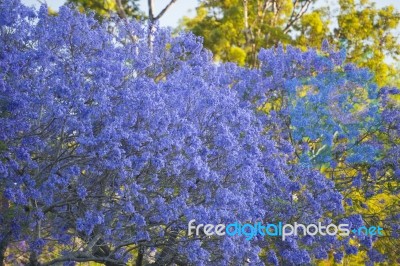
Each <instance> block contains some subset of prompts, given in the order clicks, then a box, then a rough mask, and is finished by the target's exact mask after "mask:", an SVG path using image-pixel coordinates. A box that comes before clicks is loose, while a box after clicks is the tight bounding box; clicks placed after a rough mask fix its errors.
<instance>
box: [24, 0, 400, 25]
mask: <svg viewBox="0 0 400 266" xmlns="http://www.w3.org/2000/svg"><path fill="white" fill-rule="evenodd" d="M40 1H41V2H46V3H47V4H48V5H49V6H50V7H51V8H53V9H55V10H57V9H58V7H60V6H61V5H62V4H63V3H65V0H40ZM169 1H170V0H155V1H154V2H155V13H156V14H158V12H159V11H160V10H162V9H163V8H164V7H165V6H166V5H167V4H168V3H169ZM21 2H22V3H24V4H26V5H28V6H32V5H34V6H39V5H40V2H39V0H21ZM329 2H331V1H329ZM374 2H376V5H377V6H378V7H383V6H387V5H393V6H395V7H396V8H397V9H398V10H400V0H376V1H374ZM197 4H198V0H177V1H176V3H175V4H174V5H173V6H172V7H171V8H170V9H169V10H168V11H167V12H166V13H165V14H164V16H163V17H161V19H160V24H161V26H170V27H176V26H177V25H178V22H179V19H181V18H182V17H183V16H189V17H192V16H194V15H195V8H196V6H197ZM139 5H140V9H142V10H146V11H147V0H140V1H139ZM146 13H147V12H146Z"/></svg>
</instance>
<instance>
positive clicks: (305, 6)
mask: <svg viewBox="0 0 400 266" xmlns="http://www.w3.org/2000/svg"><path fill="white" fill-rule="evenodd" d="M298 3H299V2H298V0H294V2H293V11H292V14H291V15H290V18H289V21H288V23H287V24H286V26H285V28H284V29H283V32H284V33H287V32H288V31H289V30H290V27H292V26H293V24H294V23H295V22H296V21H297V20H299V18H301V17H302V16H303V15H304V13H306V12H307V10H308V7H309V6H310V4H311V3H312V0H306V1H305V2H303V3H302V5H301V7H300V10H299V12H297V13H296V7H297V4H298Z"/></svg>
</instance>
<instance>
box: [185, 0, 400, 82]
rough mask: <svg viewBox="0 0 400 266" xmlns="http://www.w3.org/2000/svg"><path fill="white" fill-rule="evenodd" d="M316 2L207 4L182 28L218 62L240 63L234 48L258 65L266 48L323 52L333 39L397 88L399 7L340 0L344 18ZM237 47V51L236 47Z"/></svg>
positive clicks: (237, 0) (231, 0)
mask: <svg viewBox="0 0 400 266" xmlns="http://www.w3.org/2000/svg"><path fill="white" fill-rule="evenodd" d="M316 4H317V3H316V1H315V0H305V1H299V0H281V1H272V0H263V1H261V0H247V1H243V0H229V1H227V0H225V1H215V0H208V1H205V0H203V1H201V3H200V6H199V7H198V8H197V15H196V16H195V17H194V18H187V17H185V18H184V19H183V20H182V27H183V28H185V29H187V30H191V31H193V32H194V33H195V34H197V35H199V36H202V37H203V38H204V44H205V47H207V48H208V49H210V50H211V51H212V52H213V53H214V55H215V59H216V60H217V61H234V62H237V63H239V64H241V62H242V61H243V57H242V56H232V49H234V50H235V51H239V48H240V51H241V52H245V53H246V57H245V58H244V60H245V63H246V64H247V65H250V66H256V65H257V59H256V56H257V53H258V51H259V49H260V48H261V47H264V48H269V47H273V46H276V45H277V44H278V43H282V44H283V45H288V44H291V45H294V46H297V47H299V48H302V49H306V48H307V47H314V48H317V49H319V48H321V44H322V41H323V40H324V39H328V40H329V41H330V42H331V43H333V44H336V45H337V46H338V47H340V48H346V49H347V50H348V58H347V59H348V61H350V62H354V63H356V64H357V65H359V66H361V67H368V68H370V69H371V70H372V71H373V72H374V73H375V81H377V83H378V85H386V84H391V85H395V84H396V81H395V80H393V76H394V75H395V73H396V72H395V67H394V66H392V65H391V64H390V63H388V62H390V60H388V59H389V58H390V59H392V60H396V59H398V56H399V54H400V45H399V44H398V42H397V36H396V30H397V29H398V26H399V22H400V16H399V13H398V11H397V10H396V9H395V8H394V7H393V6H389V7H384V8H377V7H376V6H375V4H374V3H371V2H370V1H368V0H358V1H356V0H339V1H338V4H339V6H338V9H339V10H338V14H339V15H332V8H330V6H327V4H325V3H321V4H322V6H321V5H318V6H320V7H318V8H316V7H317V5H316ZM233 47H234V48H233Z"/></svg>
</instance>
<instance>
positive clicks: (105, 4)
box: [67, 0, 142, 18]
mask: <svg viewBox="0 0 400 266" xmlns="http://www.w3.org/2000/svg"><path fill="white" fill-rule="evenodd" d="M67 2H68V3H73V4H75V5H76V6H77V7H78V8H79V10H80V11H82V12H87V11H89V10H91V11H94V12H95V13H96V14H97V16H98V17H99V18H101V17H105V16H109V14H110V13H111V12H117V11H118V8H117V5H116V1H115V0H67ZM137 2H138V0H121V5H122V7H123V9H124V11H125V14H126V15H127V16H129V17H135V18H140V17H142V14H141V13H140V11H139V7H138V4H137Z"/></svg>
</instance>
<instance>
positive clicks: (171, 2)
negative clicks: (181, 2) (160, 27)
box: [149, 0, 177, 20]
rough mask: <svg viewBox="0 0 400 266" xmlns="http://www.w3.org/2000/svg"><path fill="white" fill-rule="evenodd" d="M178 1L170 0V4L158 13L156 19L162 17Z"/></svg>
mask: <svg viewBox="0 0 400 266" xmlns="http://www.w3.org/2000/svg"><path fill="white" fill-rule="evenodd" d="M149 1H151V2H152V0H149ZM176 1H177V0H171V1H170V2H169V4H168V5H167V6H166V7H164V9H163V10H161V12H160V14H158V15H157V16H156V17H155V18H154V20H158V19H160V18H161V17H162V16H163V15H164V13H165V12H167V10H168V9H169V8H170V7H171V6H172V5H173V4H174V3H175V2H176Z"/></svg>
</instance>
